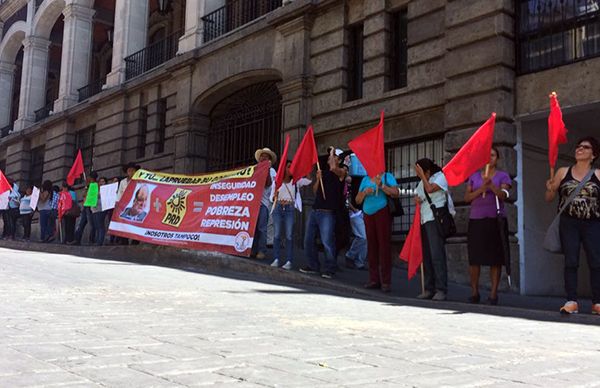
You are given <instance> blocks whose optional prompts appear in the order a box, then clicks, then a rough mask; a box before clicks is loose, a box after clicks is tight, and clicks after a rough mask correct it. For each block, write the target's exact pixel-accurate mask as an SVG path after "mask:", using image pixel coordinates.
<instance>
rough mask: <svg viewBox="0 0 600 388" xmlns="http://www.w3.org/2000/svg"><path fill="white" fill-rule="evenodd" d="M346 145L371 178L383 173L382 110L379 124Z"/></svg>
mask: <svg viewBox="0 0 600 388" xmlns="http://www.w3.org/2000/svg"><path fill="white" fill-rule="evenodd" d="M348 146H349V147H350V149H351V150H352V151H353V152H354V153H355V154H356V157H357V158H358V160H360V162H361V163H362V165H363V167H364V168H365V170H366V171H367V174H368V175H369V176H370V177H371V178H373V177H374V176H377V175H379V174H382V173H384V172H385V151H384V143H383V111H381V117H380V119H379V124H377V126H376V127H374V128H371V129H369V130H368V131H367V132H365V133H363V134H362V135H360V136H358V137H357V138H355V139H353V140H352V141H350V142H349V143H348Z"/></svg>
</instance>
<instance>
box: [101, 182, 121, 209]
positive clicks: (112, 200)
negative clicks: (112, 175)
mask: <svg viewBox="0 0 600 388" xmlns="http://www.w3.org/2000/svg"><path fill="white" fill-rule="evenodd" d="M118 188H119V183H117V182H115V183H110V184H108V185H103V186H100V203H101V204H102V210H110V209H114V208H115V204H116V202H117V190H118Z"/></svg>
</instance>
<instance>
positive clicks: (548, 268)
mask: <svg viewBox="0 0 600 388" xmlns="http://www.w3.org/2000/svg"><path fill="white" fill-rule="evenodd" d="M597 3H598V2H597V1H593V0H567V1H558V0H556V1H554V0H516V1H509V0H344V1H343V0H293V1H290V0H285V1H282V0H165V1H163V0H96V1H94V0H43V1H42V0H4V1H1V0H0V31H1V32H0V38H1V40H0V127H4V128H3V129H2V138H1V140H0V168H2V170H3V171H5V172H6V174H7V175H8V176H10V177H12V178H14V179H16V180H18V181H21V182H38V183H39V181H40V180H41V179H42V178H43V179H51V180H53V181H55V182H59V181H61V180H62V179H63V178H64V177H65V176H66V174H67V172H68V169H69V167H70V165H71V163H72V161H73V157H74V153H75V151H76V149H82V150H83V152H84V159H85V163H86V167H87V168H88V169H91V168H93V169H94V170H96V171H98V172H99V173H100V174H101V175H105V176H108V177H111V176H117V175H120V173H121V172H120V166H121V165H122V164H124V163H126V162H128V161H136V162H138V163H140V164H142V165H143V166H144V167H145V168H147V169H154V170H162V171H176V172H181V173H201V172H204V171H210V170H218V169H225V168H229V167H234V166H239V165H243V164H245V163H251V162H252V158H253V152H254V150H255V149H256V148H258V147H259V146H265V145H266V146H269V147H271V148H273V149H276V150H279V149H280V147H281V139H283V138H284V136H285V135H286V134H290V135H291V138H292V147H295V146H297V144H298V143H299V140H300V139H301V137H302V136H303V133H304V130H305V128H306V126H307V125H308V124H313V125H314V128H315V133H316V137H317V143H318V146H319V150H320V151H321V152H323V151H324V150H325V148H326V147H327V146H329V145H336V146H339V147H342V148H347V142H348V141H349V140H350V139H352V138H353V137H355V136H356V135H358V134H359V133H361V132H362V131H364V130H365V129H368V128H370V127H372V126H373V125H374V124H375V123H376V121H377V120H378V117H379V112H380V111H381V110H384V111H385V115H386V121H385V141H386V147H387V150H386V152H387V161H388V168H389V169H390V171H392V172H393V173H394V175H395V176H396V177H397V178H398V179H399V181H400V182H401V187H402V188H403V189H410V188H413V187H414V186H415V184H416V180H415V178H414V172H413V171H412V165H413V163H414V161H416V160H417V159H418V158H420V157H425V156H427V157H430V158H432V159H434V160H435V161H437V162H438V163H440V164H441V163H443V162H444V161H448V158H449V157H450V156H451V155H452V154H453V153H454V152H456V151H457V150H458V149H459V148H460V146H461V145H462V144H463V143H464V141H465V140H466V139H467V138H468V136H470V135H471V134H472V133H473V131H474V130H475V129H476V128H477V127H478V126H479V125H480V124H481V123H483V122H484V121H485V120H486V119H487V118H488V117H489V115H490V113H491V112H497V125H496V133H495V142H496V144H497V145H498V146H499V148H500V150H501V162H502V168H503V169H505V170H507V171H508V172H509V173H510V174H511V176H513V177H514V178H515V185H514V186H513V189H512V192H511V196H510V201H511V204H510V205H509V206H508V213H509V221H510V222H509V225H510V231H511V234H512V236H511V247H512V249H511V250H512V262H513V265H512V267H513V280H514V286H513V287H514V290H515V291H520V292H522V293H528V294H560V293H561V289H562V281H561V276H562V275H561V265H560V260H559V258H556V257H547V255H546V254H545V253H543V251H541V249H540V247H539V241H540V235H541V233H542V232H543V230H544V229H545V227H546V225H548V224H549V218H550V217H551V214H552V213H553V210H554V209H553V207H552V206H546V205H541V204H540V202H541V198H542V195H543V190H544V185H543V182H544V180H545V179H546V177H547V168H546V165H545V164H544V163H545V159H544V152H546V151H545V149H546V147H547V145H546V137H545V134H544V131H545V124H544V121H545V117H546V115H547V111H548V101H547V95H548V93H549V92H550V91H552V90H556V91H557V92H558V93H559V97H560V99H561V103H562V105H563V107H564V113H565V120H566V121H567V124H568V125H569V129H570V130H571V134H572V136H571V140H572V141H574V140H575V139H574V137H576V136H577V135H579V134H593V133H595V134H596V135H597V134H598V133H600V131H598V129H596V128H593V127H592V126H593V124H594V123H596V122H597V121H594V118H596V117H597V116H598V115H599V114H600V111H599V110H598V97H597V95H598V92H597V91H598V90H599V87H598V86H599V84H598V83H599V81H598V77H597V76H596V75H597V74H599V71H598V70H600V58H594V57H595V56H596V55H597V54H598V53H600V41H599V39H600V35H599V34H600V27H599V23H600V22H599V20H600V19H599V14H598V12H599V10H598V4H597ZM565 4H567V8H568V9H566V8H565ZM565 20H566V21H567V22H568V23H565ZM556 36H558V37H562V41H561V40H560V39H555V38H553V37H556ZM565 42H567V43H565ZM569 42H570V43H569ZM564 152H565V155H564V158H565V159H564V161H563V162H564V163H567V162H568V161H569V159H568V157H569V155H570V154H571V149H569V147H564ZM463 194H464V187H463V188H460V187H459V188H457V189H456V190H454V193H453V195H454V198H455V202H457V204H458V205H459V206H458V215H457V220H458V226H459V235H458V236H457V237H455V238H453V239H452V240H451V241H449V244H448V252H449V267H450V272H451V278H453V279H454V280H457V281H460V282H466V280H467V278H466V273H467V270H466V269H467V258H466V244H465V234H466V226H467V220H468V207H466V206H463V204H462V203H461V202H462V196H463ZM403 201H404V204H405V205H406V206H407V207H408V208H410V202H411V199H410V195H406V196H404V197H403ZM409 223H410V218H409V217H403V218H398V219H396V220H395V222H394V232H395V234H394V239H395V241H397V242H399V241H401V240H402V235H403V233H406V231H407V228H408V225H409ZM584 287H585V285H584Z"/></svg>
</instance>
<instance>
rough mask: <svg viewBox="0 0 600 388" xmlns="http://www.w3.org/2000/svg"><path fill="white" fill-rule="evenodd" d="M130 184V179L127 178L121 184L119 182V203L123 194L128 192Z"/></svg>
mask: <svg viewBox="0 0 600 388" xmlns="http://www.w3.org/2000/svg"><path fill="white" fill-rule="evenodd" d="M128 184H129V178H125V179H123V180H122V181H121V182H119V189H118V190H117V202H118V201H120V200H121V197H122V196H123V194H125V190H127V185H128Z"/></svg>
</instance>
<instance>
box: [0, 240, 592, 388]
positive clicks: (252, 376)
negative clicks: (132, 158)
mask: <svg viewBox="0 0 600 388" xmlns="http://www.w3.org/2000/svg"><path fill="white" fill-rule="evenodd" d="M0 293H1V294H2V303H1V305H0V306H1V307H0V308H1V314H0V323H1V324H0V344H1V345H0V386H2V387H22V386H68V387H91V386H110V387H152V386H159V387H163V386H165V387H171V386H173V387H180V386H211V387H260V386H269V387H275V386H281V387H296V386H297V387H340V386H377V387H404V386H418V387H440V386H462V387H475V386H487V387H507V386H519V385H527V386H540V387H565V386H569V387H574V386H582V387H592V386H600V370H599V369H598V365H600V329H599V326H598V325H588V324H580V323H573V322H569V320H565V321H564V322H544V321H541V320H535V319H524V318H519V317H517V316H515V317H500V316H495V315H487V314H480V313H470V312H464V311H463V312H459V311H455V310H451V309H447V308H445V307H447V306H446V305H444V304H441V305H440V304H434V303H431V304H430V305H431V308H423V307H414V306H403V305H393V304H390V303H384V302H380V301H370V300H362V299H356V298H349V297H345V296H342V295H335V294H331V293H329V292H327V291H323V290H319V289H309V288H306V289H298V288H290V287H285V286H279V285H273V284H269V283H263V282H260V280H256V281H251V280H245V279H235V278H233V277H231V276H228V275H224V276H214V275H207V274H201V273H194V272H189V271H183V270H177V269H172V268H161V267H153V266H142V265H136V264H131V263H122V262H116V261H115V262H113V261H105V260H95V259H87V258H80V257H75V256H68V255H58V254H46V253H35V252H22V251H15V250H8V249H0ZM515 315H518V314H515ZM598 319H599V320H600V318H598Z"/></svg>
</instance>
